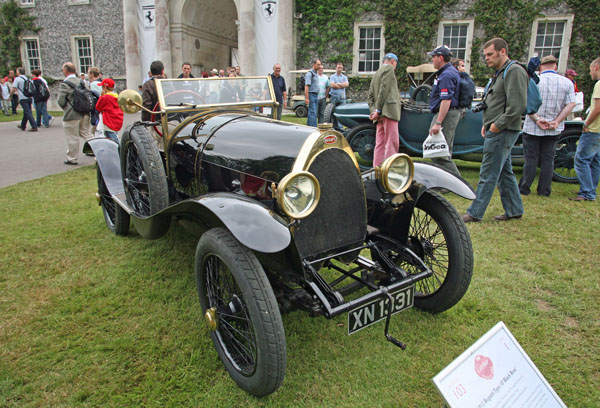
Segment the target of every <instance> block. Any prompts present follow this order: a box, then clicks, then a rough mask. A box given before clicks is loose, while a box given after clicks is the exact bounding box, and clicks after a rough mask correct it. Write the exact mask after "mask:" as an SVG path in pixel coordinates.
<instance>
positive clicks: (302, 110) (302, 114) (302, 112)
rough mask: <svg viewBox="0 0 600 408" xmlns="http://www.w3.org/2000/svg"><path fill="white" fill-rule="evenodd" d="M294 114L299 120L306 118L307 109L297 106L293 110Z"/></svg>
mask: <svg viewBox="0 0 600 408" xmlns="http://www.w3.org/2000/svg"><path fill="white" fill-rule="evenodd" d="M294 112H295V113H296V116H297V117H299V118H305V117H307V116H308V109H306V106H304V105H300V106H297V107H296V109H294Z"/></svg>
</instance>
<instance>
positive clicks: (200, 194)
mask: <svg viewBox="0 0 600 408" xmlns="http://www.w3.org/2000/svg"><path fill="white" fill-rule="evenodd" d="M157 90H158V94H159V107H158V109H157V111H156V112H154V113H153V119H155V121H148V122H142V121H139V122H136V123H134V124H133V125H131V126H129V127H127V128H126V129H125V130H124V132H123V134H122V135H121V142H120V145H119V144H117V143H115V142H113V141H111V140H109V139H105V138H96V139H92V140H90V141H89V142H88V143H87V144H86V149H91V150H93V152H94V154H95V155H96V160H97V163H98V170H97V175H98V194H97V198H98V200H99V203H100V205H101V208H102V211H103V213H104V219H105V221H106V224H107V226H108V228H109V229H110V230H111V231H113V232H114V233H115V234H118V235H126V234H127V233H128V230H129V227H130V221H131V222H132V223H133V225H134V226H135V228H136V230H137V232H138V233H139V234H140V235H142V236H143V237H145V238H148V239H156V238H159V237H161V236H162V235H164V234H165V233H166V232H167V230H168V229H169V225H170V224H171V223H172V222H174V221H175V220H178V221H181V222H182V224H183V225H187V226H191V227H194V229H197V230H201V231H203V232H202V234H201V235H200V238H199V241H198V244H197V249H196V255H195V274H196V282H197V289H198V295H199V297H200V306H201V307H202V311H203V313H204V317H205V320H206V325H207V328H208V333H209V334H210V336H211V338H212V340H213V342H214V345H215V348H216V350H217V353H218V355H219V357H220V358H221V360H222V362H223V364H224V365H225V367H226V369H227V371H228V372H229V374H230V375H231V377H232V378H233V379H234V380H235V382H236V383H237V384H238V385H239V386H240V387H241V388H243V389H244V390H246V391H247V392H249V393H250V394H253V395H256V396H262V395H267V394H269V393H272V392H273V391H275V390H276V389H277V388H278V387H279V386H280V385H281V384H282V382H283V378H284V374H285V368H286V358H287V354H286V342H285V333H284V328H283V324H282V318H281V314H282V312H287V311H290V310H294V309H300V310H303V311H306V312H308V313H310V314H311V315H322V316H324V317H326V318H332V317H334V316H338V315H340V314H343V313H347V314H348V320H347V322H348V333H349V334H352V333H355V332H356V331H358V330H360V329H362V328H365V327H367V326H369V325H371V324H373V323H375V322H377V321H379V320H386V323H385V326H384V331H385V336H386V338H387V339H388V340H389V341H391V342H392V343H394V344H396V345H398V346H400V347H402V348H404V347H405V345H404V344H403V343H401V342H400V341H398V340H397V339H395V338H394V337H392V336H391V335H390V334H389V333H388V328H389V322H390V317H391V315H392V314H394V313H397V312H399V311H401V310H404V309H406V308H409V307H411V306H413V305H414V306H416V307H418V308H420V309H423V310H426V311H429V312H432V313H438V312H442V311H444V310H446V309H448V308H450V307H452V306H453V305H454V304H456V303H457V302H458V301H459V300H460V299H461V298H462V297H463V295H464V294H465V292H466V291H467V288H468V286H469V283H470V280H471V274H472V271H473V250H472V246H471V240H470V237H469V233H468V231H467V228H466V227H465V224H464V223H463V221H462V218H461V217H460V215H459V214H458V212H457V211H456V209H455V208H454V207H453V206H452V205H451V204H450V203H449V202H448V201H447V200H446V199H445V198H444V197H442V196H440V195H438V194H437V193H436V192H435V189H439V188H445V189H448V190H451V191H453V192H454V193H456V194H457V195H459V196H462V197H464V198H467V199H473V198H474V194H473V191H472V189H471V187H470V186H469V185H468V184H466V183H465V182H464V181H462V180H460V179H458V178H456V177H454V176H452V175H450V174H448V173H446V172H445V171H443V170H441V169H439V168H437V167H435V166H432V165H428V164H423V163H413V161H412V159H411V158H410V157H408V156H407V155H403V154H397V155H394V156H392V157H390V158H388V159H387V160H386V161H385V162H384V163H383V165H382V166H380V167H378V168H375V169H370V170H368V171H367V172H364V173H362V174H361V172H360V170H359V166H358V163H357V160H356V157H355V154H354V152H352V150H351V149H350V147H349V145H348V142H347V141H346V139H345V138H344V137H343V136H342V135H341V134H340V133H338V132H337V131H334V130H332V129H331V128H327V127H323V128H320V129H317V128H313V127H307V126H300V125H295V124H290V123H286V122H281V121H277V120H274V119H272V118H269V117H266V116H263V115H261V114H258V113H257V112H256V111H258V110H261V109H260V108H262V111H263V112H269V111H270V112H271V114H272V113H273V111H274V109H273V108H275V107H276V106H277V105H276V101H275V98H274V92H273V87H272V84H271V82H270V79H269V78H268V77H243V78H226V79H223V78H217V79H194V80H185V79H164V80H157ZM119 103H120V105H121V107H122V109H123V110H125V111H126V112H129V113H134V112H136V111H138V110H139V109H140V108H141V99H140V97H139V95H138V94H137V93H136V92H134V91H129V90H128V91H123V92H122V93H121V95H120V98H119ZM161 135H162V136H161ZM190 236H193V235H190ZM196 236H197V235H196Z"/></svg>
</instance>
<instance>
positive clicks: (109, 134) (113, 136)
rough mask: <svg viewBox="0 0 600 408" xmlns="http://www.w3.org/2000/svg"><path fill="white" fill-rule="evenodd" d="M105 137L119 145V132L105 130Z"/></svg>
mask: <svg viewBox="0 0 600 408" xmlns="http://www.w3.org/2000/svg"><path fill="white" fill-rule="evenodd" d="M104 136H106V137H107V138H109V139H111V140H114V141H115V142H117V143H119V136H118V135H117V132H113V131H112V130H105V131H104Z"/></svg>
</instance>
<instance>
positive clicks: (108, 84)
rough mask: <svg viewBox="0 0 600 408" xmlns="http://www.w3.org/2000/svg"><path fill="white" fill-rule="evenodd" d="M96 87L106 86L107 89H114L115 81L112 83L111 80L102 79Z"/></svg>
mask: <svg viewBox="0 0 600 408" xmlns="http://www.w3.org/2000/svg"><path fill="white" fill-rule="evenodd" d="M98 86H107V87H109V88H114V87H115V81H113V80H112V79H110V78H104V79H103V80H102V82H100V83H99V84H98Z"/></svg>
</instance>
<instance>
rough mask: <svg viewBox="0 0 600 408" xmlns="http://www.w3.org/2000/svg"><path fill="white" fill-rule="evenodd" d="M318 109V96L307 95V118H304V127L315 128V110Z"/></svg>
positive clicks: (316, 94) (314, 94)
mask: <svg viewBox="0 0 600 408" xmlns="http://www.w3.org/2000/svg"><path fill="white" fill-rule="evenodd" d="M318 108H319V94H318V93H309V94H308V118H306V126H314V127H317V109H318Z"/></svg>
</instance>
